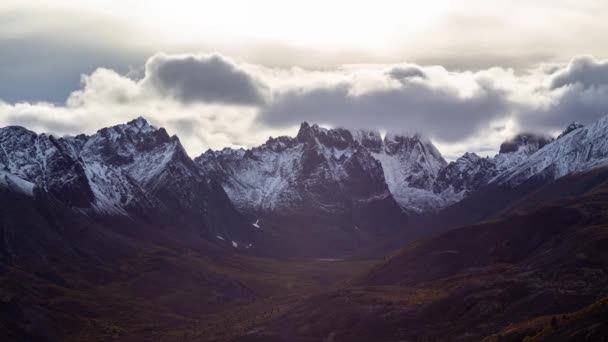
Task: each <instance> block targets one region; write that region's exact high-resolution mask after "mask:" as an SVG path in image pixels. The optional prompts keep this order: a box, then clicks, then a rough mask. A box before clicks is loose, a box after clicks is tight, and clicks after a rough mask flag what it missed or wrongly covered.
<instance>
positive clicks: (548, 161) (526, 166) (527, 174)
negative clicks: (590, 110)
mask: <svg viewBox="0 0 608 342" xmlns="http://www.w3.org/2000/svg"><path fill="white" fill-rule="evenodd" d="M606 165H608V116H605V117H603V118H601V119H600V120H599V121H597V122H595V123H593V124H591V125H588V126H585V127H583V126H582V125H580V124H576V123H574V124H572V125H570V126H569V127H568V128H567V129H566V130H565V131H564V132H563V133H562V134H561V135H560V136H559V138H558V139H556V140H555V141H553V142H552V143H550V144H548V145H546V146H544V147H543V148H542V149H540V150H539V151H538V152H536V153H534V154H533V155H531V156H530V157H529V158H528V159H526V160H525V161H523V162H521V163H519V164H517V165H515V166H514V167H512V168H509V169H508V170H506V171H504V172H503V173H501V174H500V175H499V176H498V177H496V179H495V180H494V181H493V182H496V183H498V184H509V185H510V186H516V185H518V184H521V183H522V182H524V181H525V180H527V179H530V178H531V177H535V176H536V177H542V178H545V179H548V180H554V179H557V178H560V177H563V176H565V175H567V174H571V173H576V172H582V171H587V170H591V169H594V168H597V167H602V166H606Z"/></svg>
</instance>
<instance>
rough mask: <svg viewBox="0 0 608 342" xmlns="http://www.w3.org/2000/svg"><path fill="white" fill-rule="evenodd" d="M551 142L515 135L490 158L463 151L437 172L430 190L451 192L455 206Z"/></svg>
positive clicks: (539, 136)
mask: <svg viewBox="0 0 608 342" xmlns="http://www.w3.org/2000/svg"><path fill="white" fill-rule="evenodd" d="M552 141H553V139H552V138H550V137H547V136H543V135H538V134H518V135H516V136H515V137H513V138H512V139H510V140H508V141H505V142H503V143H502V144H501V145H500V150H499V153H498V154H497V155H496V156H495V157H493V158H481V157H479V156H478V155H476V154H475V153H468V152H467V153H465V154H464V155H463V156H462V157H460V158H458V159H457V160H456V161H454V162H451V163H450V164H448V165H447V166H446V167H444V168H442V169H441V170H440V171H439V174H438V176H437V180H436V182H435V184H434V191H435V192H436V193H445V192H448V191H451V192H453V193H454V194H455V198H454V200H453V201H452V203H455V202H457V201H458V200H461V199H463V198H464V197H466V196H467V195H468V194H470V193H471V192H474V191H476V190H478V189H480V188H482V187H484V186H486V185H488V184H489V183H492V182H493V181H494V179H495V178H496V177H497V176H498V175H500V174H502V173H503V172H506V171H508V170H510V169H511V168H513V167H515V166H516V165H518V164H520V163H522V162H523V161H525V160H527V159H528V158H529V157H530V156H531V155H533V154H534V153H536V152H537V151H538V150H540V149H542V148H543V147H544V146H545V145H547V144H549V143H551V142H552ZM452 203H450V204H452Z"/></svg>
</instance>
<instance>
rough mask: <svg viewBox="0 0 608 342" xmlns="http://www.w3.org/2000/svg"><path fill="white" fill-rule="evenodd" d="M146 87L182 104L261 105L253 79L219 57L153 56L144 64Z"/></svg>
mask: <svg viewBox="0 0 608 342" xmlns="http://www.w3.org/2000/svg"><path fill="white" fill-rule="evenodd" d="M144 83H145V84H146V85H149V86H150V87H152V88H154V89H155V90H156V91H158V93H159V94H160V95H170V96H173V97H175V99H177V100H178V101H181V102H183V103H192V102H209V103H227V104H234V105H259V104H262V103H263V97H262V94H261V92H260V88H261V87H263V86H262V85H261V84H260V83H259V82H257V81H256V80H255V78H254V77H253V76H252V75H250V74H248V73H247V72H245V71H243V70H241V69H240V68H239V67H237V66H236V65H235V64H234V63H232V62H231V61H229V60H228V59H226V58H225V57H222V56H221V55H217V54H213V55H208V56H207V55H203V56H195V55H178V56H170V55H166V54H160V55H155V56H153V57H152V58H150V59H149V60H148V62H147V63H146V78H145V80H144Z"/></svg>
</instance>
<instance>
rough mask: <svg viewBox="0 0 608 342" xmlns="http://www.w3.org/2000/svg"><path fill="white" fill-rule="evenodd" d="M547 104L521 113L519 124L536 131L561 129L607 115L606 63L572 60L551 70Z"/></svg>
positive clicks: (607, 80) (607, 81) (602, 61)
mask: <svg viewBox="0 0 608 342" xmlns="http://www.w3.org/2000/svg"><path fill="white" fill-rule="evenodd" d="M548 84H549V85H548V87H547V88H548V89H546V92H547V96H548V97H549V98H550V102H549V103H548V104H546V105H543V106H540V107H532V108H526V107H524V108H523V109H522V110H521V114H520V121H521V122H522V124H523V125H525V126H528V127H532V128H533V129H536V130H544V131H547V130H561V129H563V128H564V127H566V125H568V124H569V123H570V122H572V121H579V122H583V123H590V122H593V121H596V120H597V119H599V118H600V117H602V116H604V115H607V114H608V61H606V60H598V59H595V58H593V57H589V56H581V57H575V58H573V59H572V60H571V61H570V63H569V64H567V65H564V66H562V67H560V68H556V69H555V70H553V73H552V74H551V75H550V78H549V80H548Z"/></svg>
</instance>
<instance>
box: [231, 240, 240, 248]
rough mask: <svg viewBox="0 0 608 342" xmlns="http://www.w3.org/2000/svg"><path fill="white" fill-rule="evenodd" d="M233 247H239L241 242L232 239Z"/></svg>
mask: <svg viewBox="0 0 608 342" xmlns="http://www.w3.org/2000/svg"><path fill="white" fill-rule="evenodd" d="M232 247H234V248H238V247H239V244H238V243H237V242H236V241H234V240H233V241H232Z"/></svg>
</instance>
